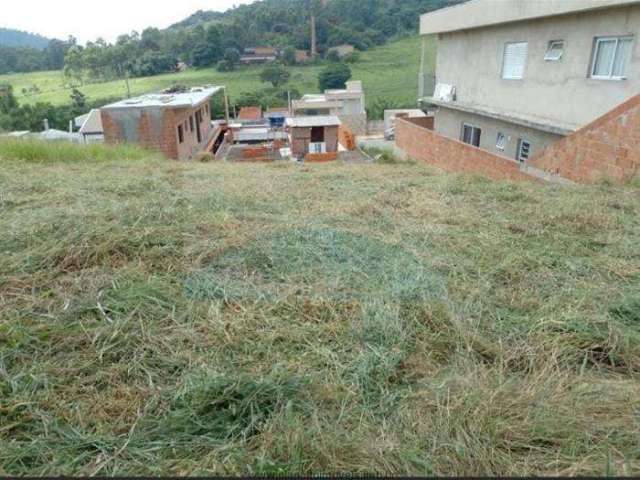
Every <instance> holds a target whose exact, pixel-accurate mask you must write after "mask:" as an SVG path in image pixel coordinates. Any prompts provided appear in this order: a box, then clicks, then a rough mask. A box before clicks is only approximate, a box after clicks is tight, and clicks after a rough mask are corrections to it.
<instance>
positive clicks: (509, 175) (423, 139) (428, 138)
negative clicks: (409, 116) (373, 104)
mask: <svg viewBox="0 0 640 480" xmlns="http://www.w3.org/2000/svg"><path fill="white" fill-rule="evenodd" d="M396 147H398V148H400V149H401V150H402V151H404V152H405V153H406V154H407V156H409V157H410V158H413V159H416V160H421V161H423V162H425V163H428V164H429V165H434V166H436V167H439V168H442V169H443V170H447V171H450V172H466V173H475V174H479V175H482V176H485V177H489V178H493V179H497V180H532V177H530V176H529V175H526V174H524V173H522V172H521V171H520V166H519V165H518V164H517V163H516V162H514V161H511V160H508V159H506V158H502V157H498V156H497V155H493V154H492V153H489V152H487V151H485V150H481V149H479V148H476V147H473V146H471V145H467V144H466V143H462V142H460V141H458V140H453V139H451V138H447V137H443V136H442V135H438V134H437V133H435V132H433V131H432V130H430V129H428V128H424V127H422V126H420V125H416V124H415V123H413V122H410V121H408V120H405V119H402V118H398V119H396Z"/></svg>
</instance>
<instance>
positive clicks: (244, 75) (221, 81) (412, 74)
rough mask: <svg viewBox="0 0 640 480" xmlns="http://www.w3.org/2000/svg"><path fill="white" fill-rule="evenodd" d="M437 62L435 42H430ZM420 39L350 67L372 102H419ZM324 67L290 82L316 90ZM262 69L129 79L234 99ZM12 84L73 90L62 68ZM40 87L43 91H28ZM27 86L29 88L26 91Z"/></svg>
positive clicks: (44, 96)
mask: <svg viewBox="0 0 640 480" xmlns="http://www.w3.org/2000/svg"><path fill="white" fill-rule="evenodd" d="M430 47H431V54H430V55H429V58H430V59H431V60H432V62H433V60H434V56H435V40H431V42H430ZM420 52H421V40H420V38H419V37H417V36H416V37H410V38H405V39H402V40H398V41H395V42H391V43H389V44H387V45H384V46H381V47H376V48H373V49H371V50H369V51H366V52H363V53H362V55H361V60H360V61H359V62H358V63H356V64H354V65H352V66H351V67H352V70H353V78H354V79H358V80H362V81H363V82H364V86H365V89H366V93H367V101H368V104H369V105H371V104H372V103H373V102H374V101H375V100H376V99H378V98H384V99H387V100H389V101H393V102H394V103H398V104H400V105H413V104H415V101H416V98H417V92H418V71H419V65H420ZM321 68H322V67H320V66H313V67H292V68H291V72H292V75H291V81H290V85H291V87H293V88H296V89H298V90H299V91H300V92H301V93H313V92H316V91H317V89H318V86H317V83H318V82H317V78H318V73H319V72H320V70H321ZM260 71H261V67H242V68H240V69H238V70H237V71H235V72H228V73H221V72H218V71H217V70H215V69H211V68H207V69H192V70H189V71H186V72H183V73H174V74H168V75H158V76H154V77H145V78H135V79H131V80H130V86H131V91H132V94H133V95H139V94H143V93H148V92H154V91H158V90H161V89H163V88H166V87H168V86H171V85H173V84H176V83H180V84H184V85H187V86H193V85H202V84H216V85H226V86H227V87H228V88H229V92H230V95H231V97H232V100H233V98H235V97H237V96H238V95H240V94H241V93H243V92H252V91H255V90H257V89H260V88H263V87H264V86H265V84H263V83H261V82H260V79H259V74H260ZM5 82H6V83H10V84H12V85H13V87H14V91H15V93H16V96H17V97H18V100H19V101H20V102H21V103H29V104H33V103H36V102H51V103H53V104H55V105H63V104H67V103H69V102H70V98H69V95H70V92H71V90H70V88H69V87H68V86H66V80H65V78H64V77H63V75H62V73H61V72H37V73H28V74H15V75H2V76H0V83H5ZM34 86H35V87H37V89H38V90H39V93H35V94H33V93H31V94H27V93H26V91H28V90H30V89H31V91H33V90H34V89H33V87H34ZM23 90H24V91H25V92H23ZM80 90H81V91H82V92H83V93H84V94H85V95H86V96H87V98H88V100H90V101H93V100H99V99H105V98H111V97H124V96H125V95H126V86H125V83H124V81H115V82H106V83H93V84H88V85H85V86H84V87H81V88H80Z"/></svg>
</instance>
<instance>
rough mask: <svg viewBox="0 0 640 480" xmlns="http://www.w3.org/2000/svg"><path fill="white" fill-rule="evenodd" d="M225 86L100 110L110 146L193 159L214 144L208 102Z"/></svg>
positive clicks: (144, 98) (135, 100)
mask: <svg viewBox="0 0 640 480" xmlns="http://www.w3.org/2000/svg"><path fill="white" fill-rule="evenodd" d="M223 88H224V87H202V88H194V89H192V90H191V91H189V92H186V93H174V94H154V95H144V96H141V97H138V98H132V99H129V100H123V101H121V102H117V103H113V104H111V105H106V106H104V107H102V108H101V109H100V113H101V120H102V126H103V129H104V138H105V141H106V142H107V143H137V144H140V145H141V146H143V147H145V148H150V149H153V150H158V151H160V152H162V153H163V154H165V155H166V156H167V157H168V158H172V159H176V160H186V159H191V158H193V157H194V155H196V154H197V153H199V152H202V151H204V150H205V149H206V148H207V146H208V145H209V144H210V143H211V142H212V141H213V135H214V134H215V129H214V128H213V127H212V122H211V111H210V108H209V102H210V100H211V97H212V96H213V95H215V94H217V93H218V92H220V91H222V90H223Z"/></svg>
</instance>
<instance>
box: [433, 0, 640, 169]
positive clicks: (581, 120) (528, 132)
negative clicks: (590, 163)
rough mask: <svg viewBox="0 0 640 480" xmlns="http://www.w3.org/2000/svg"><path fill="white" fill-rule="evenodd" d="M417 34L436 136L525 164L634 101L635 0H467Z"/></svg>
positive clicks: (639, 16) (638, 58) (639, 23)
mask: <svg viewBox="0 0 640 480" xmlns="http://www.w3.org/2000/svg"><path fill="white" fill-rule="evenodd" d="M421 34H422V35H433V34H437V37H438V54H437V55H438V57H437V62H436V82H435V90H434V91H433V93H432V92H425V97H424V98H422V99H421V100H422V102H423V103H425V104H428V105H430V106H435V107H436V108H437V110H436V114H435V124H434V129H435V132H436V133H438V134H440V135H442V136H445V137H449V138H452V139H457V140H461V141H462V142H464V143H468V144H471V145H473V146H476V147H479V148H481V149H483V150H487V151H488V152H491V153H493V154H496V155H499V156H502V157H506V158H509V159H511V160H515V161H518V162H521V163H523V164H524V163H526V162H527V161H528V160H529V159H530V158H532V157H533V156H534V155H536V154H538V153H540V152H542V151H543V150H544V149H545V148H546V147H548V146H549V145H551V144H553V143H555V142H557V141H559V140H561V139H563V138H564V137H566V136H568V135H571V134H573V133H574V132H576V131H577V130H579V129H580V128H581V127H583V126H585V125H587V124H589V123H590V122H592V121H594V120H595V119H596V118H598V117H600V116H602V115H604V114H606V113H607V112H609V111H611V110H612V109H614V108H615V107H616V106H618V105H620V104H622V103H623V102H625V101H627V100H628V99H629V98H631V97H633V96H634V95H637V94H638V93H639V92H640V45H639V44H638V43H639V38H638V37H639V36H640V0H503V1H499V2H497V1H495V0H471V1H470V2H468V3H465V4H462V5H458V6H454V7H450V8H445V9H442V10H438V11H435V12H432V13H429V14H425V15H423V16H422V17H421Z"/></svg>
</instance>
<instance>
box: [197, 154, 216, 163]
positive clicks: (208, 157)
mask: <svg viewBox="0 0 640 480" xmlns="http://www.w3.org/2000/svg"><path fill="white" fill-rule="evenodd" d="M214 160H215V157H214V156H213V153H211V152H201V153H199V154H198V155H196V161H198V162H200V163H210V162H213V161H214Z"/></svg>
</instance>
